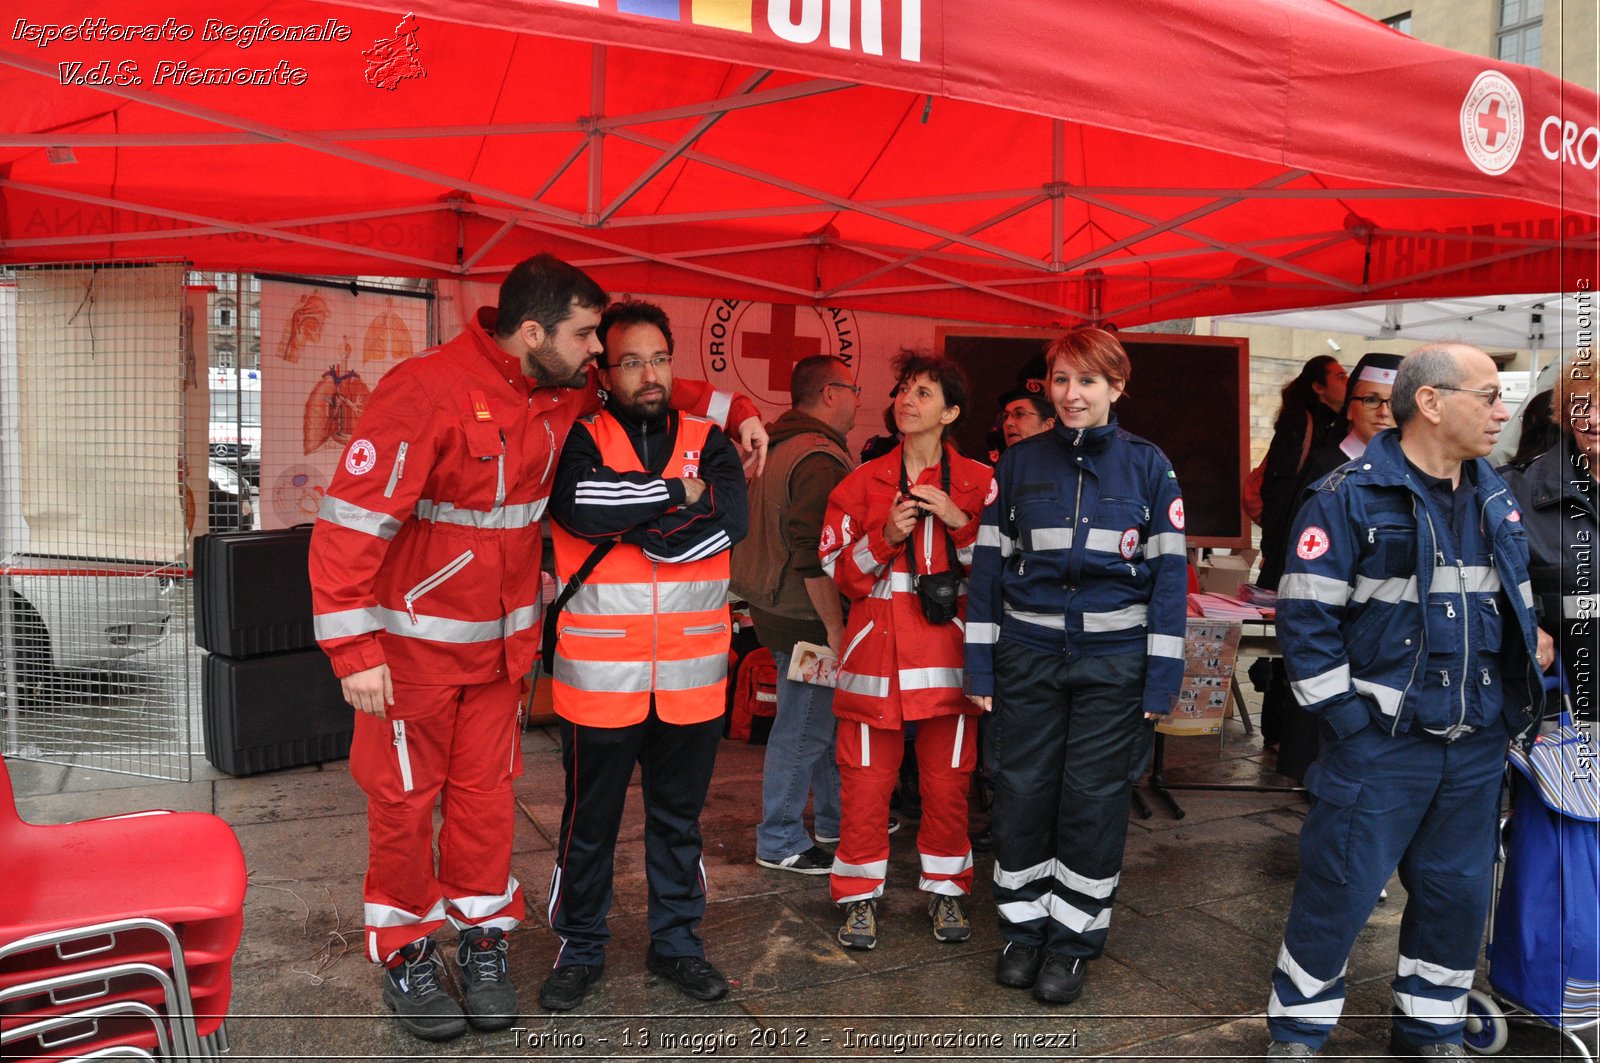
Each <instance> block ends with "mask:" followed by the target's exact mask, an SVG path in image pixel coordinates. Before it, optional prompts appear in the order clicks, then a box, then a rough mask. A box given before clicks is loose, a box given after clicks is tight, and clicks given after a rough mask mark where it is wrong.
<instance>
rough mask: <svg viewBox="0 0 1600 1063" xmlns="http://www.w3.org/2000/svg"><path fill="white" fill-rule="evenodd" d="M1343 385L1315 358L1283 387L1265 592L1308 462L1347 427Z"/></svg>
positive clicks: (1268, 488)
mask: <svg viewBox="0 0 1600 1063" xmlns="http://www.w3.org/2000/svg"><path fill="white" fill-rule="evenodd" d="M1346 381H1347V377H1346V375H1345V371H1344V366H1342V365H1340V364H1339V361H1338V359H1336V358H1334V357H1333V356H1332V355H1328V354H1319V355H1317V357H1315V358H1313V359H1311V360H1310V361H1309V362H1307V363H1306V364H1305V365H1304V367H1302V368H1301V370H1300V374H1299V375H1298V376H1296V377H1295V378H1294V379H1293V380H1291V381H1289V383H1287V384H1285V385H1284V387H1283V405H1282V406H1280V407H1279V409H1278V418H1277V420H1276V421H1274V422H1273V425H1272V443H1271V445H1270V446H1268V447H1267V468H1266V474H1265V475H1264V476H1263V477H1262V480H1261V575H1260V576H1258V577H1257V579H1256V582H1257V583H1258V584H1260V585H1261V586H1262V587H1265V588H1267V589H1268V590H1276V589H1277V588H1278V577H1279V576H1281V575H1283V553H1284V550H1285V549H1286V547H1287V540H1288V537H1289V525H1290V523H1291V522H1292V521H1293V520H1294V515H1295V512H1296V510H1298V509H1299V508H1300V506H1299V500H1298V498H1297V497H1296V495H1297V488H1298V487H1299V486H1300V476H1301V470H1302V469H1304V468H1305V464H1306V458H1307V456H1308V455H1310V453H1311V452H1312V451H1313V450H1315V449H1317V448H1318V447H1321V446H1328V445H1332V446H1337V445H1338V443H1339V440H1341V439H1343V438H1344V435H1345V432H1346V430H1347V428H1348V425H1347V424H1346V423H1345V419H1344V414H1342V413H1340V412H1339V411H1340V410H1341V409H1342V408H1343V407H1344V392H1345V384H1346ZM1264 727H1265V721H1263V728H1264Z"/></svg>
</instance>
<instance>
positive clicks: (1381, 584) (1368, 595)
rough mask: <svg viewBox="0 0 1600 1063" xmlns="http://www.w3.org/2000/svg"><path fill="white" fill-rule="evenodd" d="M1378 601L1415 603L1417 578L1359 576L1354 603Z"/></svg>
mask: <svg viewBox="0 0 1600 1063" xmlns="http://www.w3.org/2000/svg"><path fill="white" fill-rule="evenodd" d="M1278 597H1279V598H1282V597H1283V587H1282V585H1280V586H1279V587H1278ZM1372 599H1377V600H1378V601H1380V602H1388V603H1389V604H1390V605H1393V604H1395V603H1396V602H1414V601H1416V600H1417V577H1415V576H1404V577H1401V576H1395V577H1394V578H1392V579H1374V578H1373V577H1371V576H1357V577H1356V586H1355V589H1354V590H1353V591H1351V592H1350V600H1351V601H1352V602H1365V601H1371V600H1372Z"/></svg>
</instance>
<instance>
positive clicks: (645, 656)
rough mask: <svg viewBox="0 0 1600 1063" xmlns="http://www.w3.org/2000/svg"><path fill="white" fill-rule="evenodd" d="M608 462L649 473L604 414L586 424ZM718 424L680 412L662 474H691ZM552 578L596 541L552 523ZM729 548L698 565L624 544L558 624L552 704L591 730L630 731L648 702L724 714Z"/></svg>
mask: <svg viewBox="0 0 1600 1063" xmlns="http://www.w3.org/2000/svg"><path fill="white" fill-rule="evenodd" d="M583 424H584V425H585V427H586V428H587V429H588V430H589V434H590V435H591V436H592V437H593V438H594V442H595V446H596V447H597V448H599V451H600V456H601V459H602V460H603V461H604V462H605V464H606V467H607V468H610V469H614V470H616V471H617V472H644V471H646V470H645V468H644V466H643V465H642V464H641V463H640V461H639V456H638V454H637V453H636V452H635V451H634V449H633V442H632V441H631V440H630V439H629V438H628V434H627V431H626V429H624V428H623V427H622V425H621V424H620V423H619V422H618V421H617V419H616V418H615V417H613V416H611V414H609V413H607V412H604V411H602V412H601V413H598V414H595V415H594V417H593V418H592V419H590V420H585V421H584V422H583ZM711 427H712V423H711V422H710V421H707V420H703V419H701V418H698V417H690V416H688V415H683V416H680V418H679V421H678V434H677V438H676V440H675V441H674V443H673V447H672V457H671V458H670V459H668V461H667V465H666V468H664V469H663V470H662V471H661V476H662V478H664V479H673V478H693V476H694V475H695V473H694V472H693V471H692V470H686V469H685V465H686V464H691V463H692V459H689V458H686V455H688V454H693V455H696V456H698V455H699V453H700V451H701V450H702V449H703V448H704V447H705V443H706V438H707V436H708V435H709V433H710V431H711ZM552 538H553V540H554V543H555V552H556V575H557V577H558V579H559V581H560V582H561V583H562V584H563V585H565V583H566V582H567V580H568V578H569V577H570V576H571V575H572V573H574V572H576V571H577V570H578V569H579V568H581V567H582V566H583V563H584V561H585V560H587V559H588V557H589V554H590V552H591V551H592V550H593V549H594V547H595V544H594V543H592V542H589V541H588V540H585V539H580V538H578V537H577V536H575V535H572V534H571V533H569V532H567V531H566V530H565V529H563V528H562V527H561V526H560V525H559V524H556V525H554V526H553V527H552ZM731 626H732V624H731V618H730V616H729V615H728V552H727V551H726V550H724V551H723V552H721V553H719V554H716V555H714V556H712V557H708V558H703V559H701V560H698V561H687V562H681V563H674V562H665V561H652V560H651V559H650V558H648V557H646V556H645V554H644V550H643V548H641V547H638V546H634V545H632V544H630V543H618V544H617V545H616V546H614V547H612V548H611V552H610V553H608V554H606V556H605V557H604V558H603V559H602V560H601V562H600V563H599V564H598V565H597V566H595V570H594V572H592V573H591V574H590V575H589V578H588V579H586V580H585V581H584V583H583V586H582V587H580V588H579V589H578V591H577V593H576V594H574V595H573V596H572V597H571V599H570V600H568V602H567V605H566V608H564V609H563V610H562V611H561V617H560V619H559V621H558V622H557V625H556V632H557V635H556V659H555V669H554V685H553V687H552V688H551V690H552V693H553V700H554V703H555V710H556V713H557V714H558V715H560V716H561V717H562V718H563V719H566V720H570V721H572V722H573V723H578V724H584V725H586V726H589V727H627V726H629V725H630V724H636V723H639V722H641V721H642V720H644V719H645V717H646V716H647V715H649V712H650V698H651V695H654V696H655V701H656V713H657V715H659V716H660V717H661V719H662V720H664V721H665V722H667V723H676V724H688V723H702V722H704V721H706V720H709V719H712V718H713V717H716V716H720V715H722V712H723V710H724V707H725V699H726V695H725V688H726V686H727V681H728V646H729V643H730V642H731V639H732V635H731Z"/></svg>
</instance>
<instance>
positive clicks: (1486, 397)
mask: <svg viewBox="0 0 1600 1063" xmlns="http://www.w3.org/2000/svg"><path fill="white" fill-rule="evenodd" d="M1433 390H1435V391H1464V392H1466V393H1467V394H1468V395H1476V396H1478V398H1480V399H1482V400H1483V404H1484V405H1485V406H1490V407H1492V406H1494V404H1495V403H1497V402H1499V401H1500V389H1499V388H1458V387H1452V386H1450V385H1449V384H1435V385H1433Z"/></svg>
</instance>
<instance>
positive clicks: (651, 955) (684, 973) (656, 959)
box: [644, 943, 728, 1000]
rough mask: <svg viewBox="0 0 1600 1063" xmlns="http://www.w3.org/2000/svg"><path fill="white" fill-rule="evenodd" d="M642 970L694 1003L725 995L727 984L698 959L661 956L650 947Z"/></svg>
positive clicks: (726, 993) (720, 973)
mask: <svg viewBox="0 0 1600 1063" xmlns="http://www.w3.org/2000/svg"><path fill="white" fill-rule="evenodd" d="M644 965H645V969H646V970H648V971H649V972H650V973H651V974H654V975H659V976H661V977H662V978H665V979H666V980H667V981H669V982H671V983H672V984H673V985H675V986H677V987H678V988H679V989H681V990H682V991H683V992H685V993H687V994H688V995H689V996H691V997H694V998H695V999H696V1000H718V999H720V998H722V997H725V996H727V995H728V980H727V979H726V978H724V977H722V972H721V971H719V970H717V969H716V968H715V967H713V966H711V964H709V963H707V962H706V961H705V960H704V959H702V958H701V957H699V956H662V955H659V954H657V952H656V947H655V945H654V944H653V943H652V944H651V946H650V948H649V949H647V950H645V954H644Z"/></svg>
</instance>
